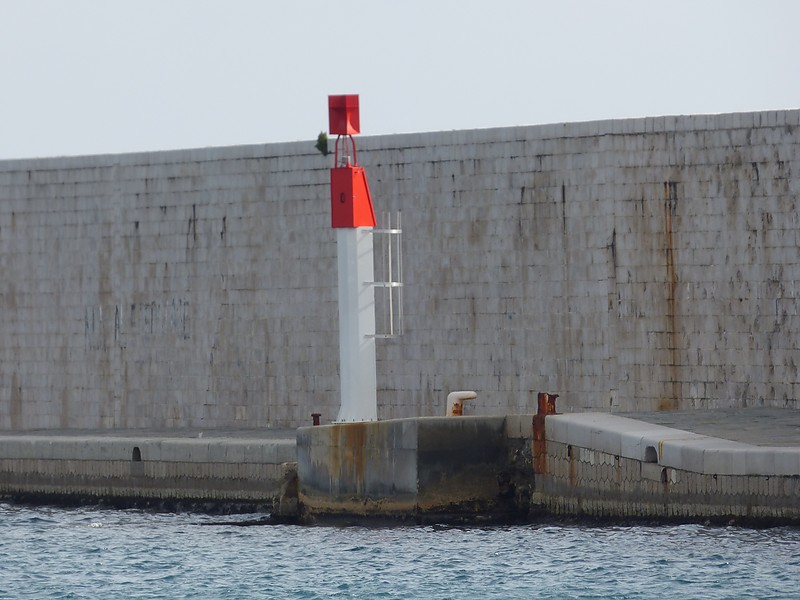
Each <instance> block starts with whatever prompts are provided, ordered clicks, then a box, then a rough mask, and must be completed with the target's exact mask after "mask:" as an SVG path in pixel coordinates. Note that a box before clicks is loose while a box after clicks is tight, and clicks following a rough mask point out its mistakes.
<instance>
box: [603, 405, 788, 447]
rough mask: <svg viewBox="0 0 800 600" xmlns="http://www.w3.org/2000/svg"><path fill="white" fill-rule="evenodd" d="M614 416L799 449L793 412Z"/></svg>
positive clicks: (732, 410) (756, 410)
mask: <svg viewBox="0 0 800 600" xmlns="http://www.w3.org/2000/svg"><path fill="white" fill-rule="evenodd" d="M615 414H617V415H618V416H621V417H628V418H630V419H636V420H638V421H645V422H646V423H652V424H655V425H663V426H665V427H672V428H674V429H680V430H682V431H691V432H692V433H697V434H699V435H707V436H710V437H715V438H720V439H724V440H731V441H734V442H741V443H744V444H752V445H754V446H770V447H776V446H778V447H800V410H797V409H790V408H763V407H756V408H719V409H714V410H686V411H674V412H646V413H615Z"/></svg>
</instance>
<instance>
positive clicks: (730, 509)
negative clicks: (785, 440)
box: [297, 411, 800, 524]
mask: <svg viewBox="0 0 800 600" xmlns="http://www.w3.org/2000/svg"><path fill="white" fill-rule="evenodd" d="M741 417H742V418H741V420H742V421H744V420H746V418H747V417H746V411H745V414H743V415H742V416H741ZM775 418H778V419H779V418H780V415H777V416H776V417H775ZM537 422H538V424H537ZM797 443H800V442H798V441H797V440H796V443H795V445H793V446H786V447H771V446H755V445H751V444H746V443H742V442H737V441H732V440H725V439H720V438H715V437H712V436H707V435H700V434H697V433H693V432H690V431H682V430H678V429H673V428H670V427H664V426H660V425H654V424H652V423H647V422H644V421H639V420H634V419H629V418H624V417H619V416H616V415H609V414H606V413H577V414H568V415H552V414H549V415H545V414H538V415H508V416H505V417H458V418H447V417H428V418H421V419H398V420H391V421H383V422H376V423H358V424H353V423H348V424H341V425H328V426H323V427H306V428H301V429H300V430H299V434H298V445H297V450H298V462H297V473H298V489H299V502H300V504H301V506H302V507H303V513H302V514H303V518H305V519H314V518H323V519H325V518H328V519H329V518H342V517H348V518H362V519H363V518H379V519H395V520H409V519H410V520H416V521H418V522H429V521H434V522H435V521H440V520H443V521H459V520H466V521H470V522H475V521H480V520H500V521H509V520H523V521H525V520H537V519H552V518H556V519H558V518H564V517H567V518H583V519H608V520H615V521H620V520H622V521H626V520H628V521H641V520H648V521H683V522H697V521H705V520H708V521H713V522H722V523H726V522H729V521H731V520H733V521H736V522H740V523H752V524H774V523H782V524H796V523H800V447H798V446H797Z"/></svg>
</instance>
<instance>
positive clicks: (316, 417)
mask: <svg viewBox="0 0 800 600" xmlns="http://www.w3.org/2000/svg"><path fill="white" fill-rule="evenodd" d="M321 416H322V413H311V418H312V419H313V421H312V424H313V425H319V418H320V417H321Z"/></svg>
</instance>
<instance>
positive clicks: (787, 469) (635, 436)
mask: <svg viewBox="0 0 800 600" xmlns="http://www.w3.org/2000/svg"><path fill="white" fill-rule="evenodd" d="M748 412H750V411H747V410H740V411H737V412H736V413H733V412H729V413H728V414H727V415H725V414H717V415H716V423H714V421H713V419H712V418H709V417H712V416H713V415H712V414H709V413H698V414H696V415H695V418H694V419H692V418H691V417H692V415H691V414H685V415H681V414H673V415H659V416H658V419H659V420H664V421H674V422H687V420H691V421H693V422H694V423H695V425H696V427H693V428H697V429H702V430H705V431H708V432H711V431H715V430H724V431H726V432H729V433H731V434H732V435H730V436H729V437H732V438H736V437H746V438H748V439H750V440H759V441H761V442H762V443H767V444H768V443H769V436H770V430H772V431H774V432H782V433H783V434H784V435H782V436H781V435H780V433H779V435H778V437H779V439H782V440H783V442H784V445H780V446H770V445H760V446H757V445H753V444H750V443H745V442H742V441H737V440H736V439H721V438H716V437H712V436H709V435H703V434H701V433H695V432H692V431H684V430H680V429H674V428H671V427H665V426H663V425H658V424H653V423H648V422H645V421H640V420H634V419H628V418H624V417H618V416H614V415H608V414H592V413H584V414H572V415H553V416H548V417H547V418H546V437H547V445H546V461H543V464H544V465H545V466H544V468H543V469H542V471H541V472H539V473H537V475H536V492H535V494H534V497H533V501H532V509H533V512H534V513H539V514H548V515H559V516H564V515H568V516H579V517H595V518H612V519H626V518H632V519H643V518H644V519H659V520H661V519H674V520H683V521H698V520H705V519H708V520H714V521H720V522H727V521H731V520H734V521H740V522H745V523H757V524H775V523H780V524H792V523H800V436H797V432H796V429H795V427H794V425H795V423H796V418H795V413H794V411H790V412H788V413H787V412H786V411H781V410H772V411H766V410H760V411H755V414H754V415H752V416H750V415H748V414H747V413H748ZM786 415H788V421H784V420H783V417H784V416H786ZM756 420H757V421H758V423H759V425H756V426H754V427H753V428H752V430H749V431H748V427H747V426H748V424H749V423H753V422H754V421H756ZM732 423H738V425H739V428H738V430H739V431H741V432H743V433H740V434H738V435H737V434H736V433H735V432H736V431H737V429H736V428H734V427H731V424H732ZM792 430H794V436H795V437H794V444H793V445H789V444H788V443H787V442H789V441H790V440H789V438H790V437H791V433H790V435H786V434H787V432H791V431H792Z"/></svg>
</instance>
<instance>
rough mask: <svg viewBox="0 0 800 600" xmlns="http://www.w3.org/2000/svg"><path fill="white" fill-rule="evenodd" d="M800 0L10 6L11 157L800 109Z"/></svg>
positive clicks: (17, 1) (81, 0) (0, 70)
mask: <svg viewBox="0 0 800 600" xmlns="http://www.w3.org/2000/svg"><path fill="white" fill-rule="evenodd" d="M799 23H800V2H796V1H794V0H759V1H758V2H755V1H750V2H745V1H741V0H708V1H703V0H694V1H688V0H671V1H669V2H654V1H647V0H638V1H634V0H619V1H608V2H590V1H583V2H581V1H576V0H572V1H569V0H568V1H564V0H551V1H549V2H539V1H533V0H531V1H523V0H492V1H491V2H490V1H487V0H480V1H478V0H393V1H391V2H389V1H386V2H385V1H382V0H363V1H352V0H340V1H334V0H329V1H322V0H309V1H301V0H282V1H268V0H263V1H256V0H224V1H223V0H219V1H210V0H127V1H122V0H94V1H92V0H69V1H67V0H0V74H2V87H0V159H7V158H23V157H31V156H56V155H65V154H66V155H74V154H105V153H116V152H131V151H141V150H162V149H171V148H190V147H202V146H222V145H231V144H247V143H263V142H281V141H293V140H312V139H315V138H316V136H317V134H318V133H319V132H320V131H322V130H325V129H327V96H328V94H343V93H355V94H360V96H361V128H362V134H365V135H369V134H383V133H396V132H410V131H435V130H449V129H469V128H478V127H496V126H507V125H529V124H537V123H554V122H562V121H587V120H596V119H609V118H624V117H636V116H657V115H667V114H692V113H717V112H734V111H750V110H761V109H781V108H797V107H800V73H799V72H798V71H800V70H799V69H798V57H800V34H798V24H799Z"/></svg>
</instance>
